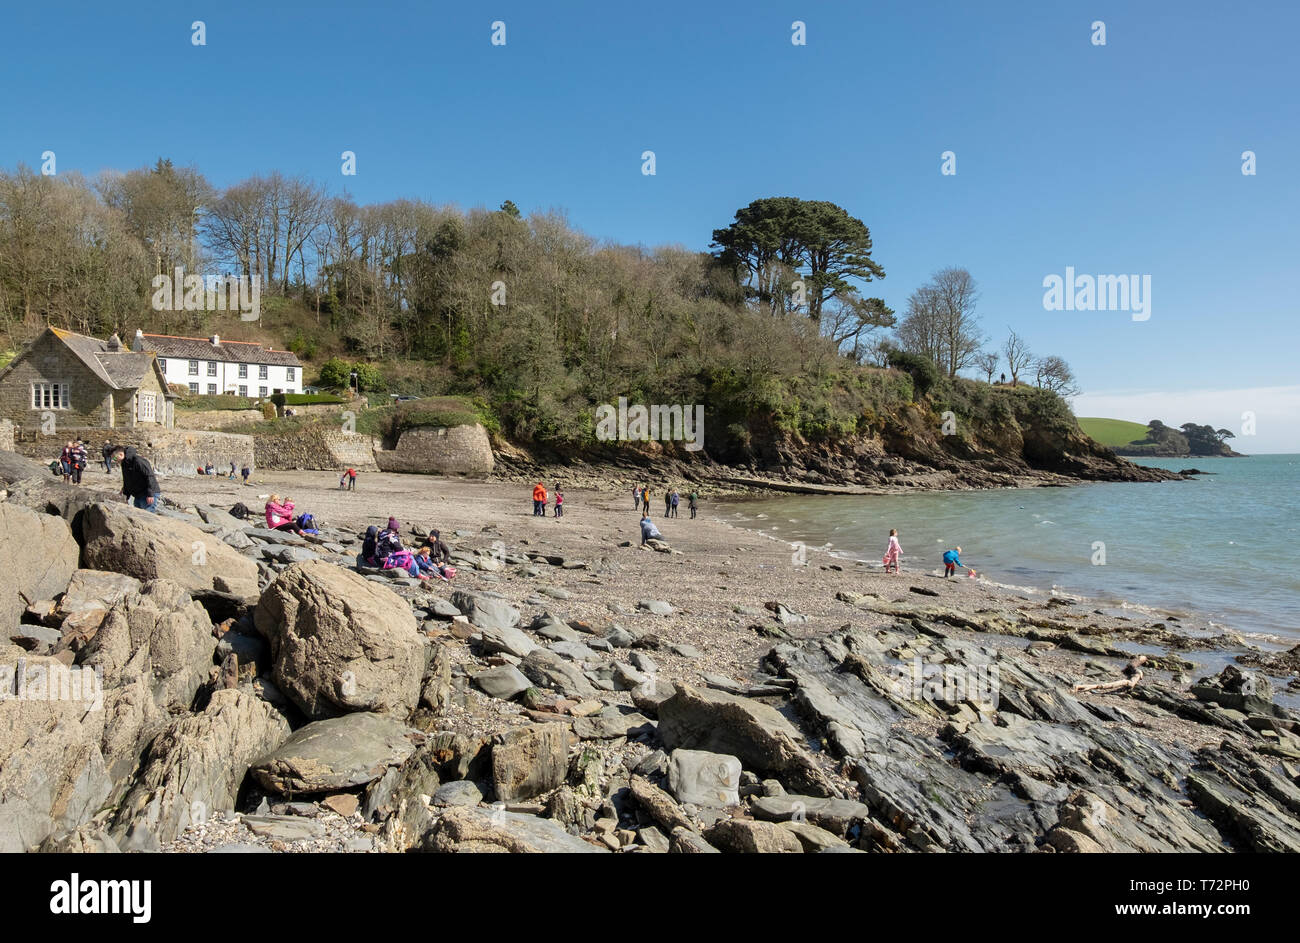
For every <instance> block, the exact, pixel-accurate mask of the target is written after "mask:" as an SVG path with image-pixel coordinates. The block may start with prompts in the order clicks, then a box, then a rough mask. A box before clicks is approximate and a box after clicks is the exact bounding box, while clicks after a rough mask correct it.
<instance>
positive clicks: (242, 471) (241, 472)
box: [239, 465, 253, 485]
mask: <svg viewBox="0 0 1300 943" xmlns="http://www.w3.org/2000/svg"><path fill="white" fill-rule="evenodd" d="M252 473H253V470H252V469H251V468H249V467H248V466H247V465H245V466H244V467H243V468H241V469H240V470H239V475H240V477H241V478H243V479H244V484H245V485H247V484H248V476H249V475H251V474H252Z"/></svg>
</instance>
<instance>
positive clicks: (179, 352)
mask: <svg viewBox="0 0 1300 943" xmlns="http://www.w3.org/2000/svg"><path fill="white" fill-rule="evenodd" d="M144 349H145V350H149V351H153V352H154V353H156V354H157V355H158V356H159V357H165V358H167V359H168V360H218V361H225V362H226V363H264V364H267V365H268V366H273V367H300V366H302V364H300V363H299V362H298V355H297V354H295V353H293V352H292V351H288V350H274V349H272V348H270V347H263V346H262V345H261V344H254V343H249V342H247V341H226V340H223V341H221V342H220V343H219V344H213V343H212V341H211V340H209V339H208V338H206V337H173V336H172V335H170V334H145V335H144Z"/></svg>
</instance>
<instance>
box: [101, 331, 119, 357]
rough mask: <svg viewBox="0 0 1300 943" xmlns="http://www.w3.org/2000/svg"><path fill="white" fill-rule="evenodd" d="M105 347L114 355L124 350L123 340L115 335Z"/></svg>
mask: <svg viewBox="0 0 1300 943" xmlns="http://www.w3.org/2000/svg"><path fill="white" fill-rule="evenodd" d="M104 346H105V347H107V348H108V349H109V350H111V351H112V352H113V353H117V352H118V351H119V350H121V349H122V338H120V337H118V336H117V335H116V334H114V335H113V336H112V337H110V338H109V339H108V343H106V344H105V345H104Z"/></svg>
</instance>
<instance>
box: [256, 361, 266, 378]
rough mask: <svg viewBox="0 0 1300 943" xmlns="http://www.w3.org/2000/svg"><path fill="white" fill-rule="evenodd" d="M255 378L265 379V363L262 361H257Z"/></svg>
mask: <svg viewBox="0 0 1300 943" xmlns="http://www.w3.org/2000/svg"><path fill="white" fill-rule="evenodd" d="M257 378H258V379H259V380H265V379H266V364H264V363H259V364H258V365H257Z"/></svg>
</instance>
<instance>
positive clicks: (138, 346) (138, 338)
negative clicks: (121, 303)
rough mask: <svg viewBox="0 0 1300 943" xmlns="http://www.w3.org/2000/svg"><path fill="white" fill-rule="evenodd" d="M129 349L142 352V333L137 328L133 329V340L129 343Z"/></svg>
mask: <svg viewBox="0 0 1300 943" xmlns="http://www.w3.org/2000/svg"><path fill="white" fill-rule="evenodd" d="M131 349H132V350H135V351H141V350H144V331H142V330H140V328H138V327H137V328H136V329H135V340H134V341H132V342H131Z"/></svg>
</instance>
